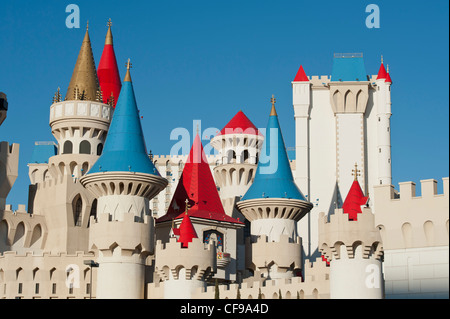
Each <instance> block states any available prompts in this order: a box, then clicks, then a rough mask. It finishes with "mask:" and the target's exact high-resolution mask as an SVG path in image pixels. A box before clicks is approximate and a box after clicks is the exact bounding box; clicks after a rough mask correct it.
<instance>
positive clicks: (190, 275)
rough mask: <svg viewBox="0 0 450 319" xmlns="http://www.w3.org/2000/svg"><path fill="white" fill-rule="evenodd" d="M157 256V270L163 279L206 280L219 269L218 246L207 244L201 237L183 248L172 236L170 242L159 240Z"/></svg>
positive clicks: (156, 250)
mask: <svg viewBox="0 0 450 319" xmlns="http://www.w3.org/2000/svg"><path fill="white" fill-rule="evenodd" d="M155 256H156V264H155V272H156V273H157V274H158V276H159V278H160V280H162V281H167V280H200V281H206V280H208V279H210V278H211V277H212V276H213V275H214V273H215V272H216V270H217V258H216V246H215V245H214V244H213V243H209V244H205V243H203V242H202V240H201V239H199V238H194V239H193V240H192V242H190V243H189V246H188V248H182V247H181V244H180V243H179V242H177V241H176V238H171V239H170V241H169V242H168V243H162V242H161V241H159V240H158V241H157V243H156V249H155ZM181 276H183V277H181Z"/></svg>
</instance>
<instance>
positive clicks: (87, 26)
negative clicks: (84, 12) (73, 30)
mask: <svg viewBox="0 0 450 319" xmlns="http://www.w3.org/2000/svg"><path fill="white" fill-rule="evenodd" d="M86 31H89V20H87V22H86Z"/></svg>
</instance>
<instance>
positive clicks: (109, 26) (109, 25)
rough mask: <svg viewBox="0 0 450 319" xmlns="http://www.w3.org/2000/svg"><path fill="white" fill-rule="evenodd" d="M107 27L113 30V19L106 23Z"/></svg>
mask: <svg viewBox="0 0 450 319" xmlns="http://www.w3.org/2000/svg"><path fill="white" fill-rule="evenodd" d="M106 25H107V26H108V28H111V26H112V22H111V18H109V20H108V23H106Z"/></svg>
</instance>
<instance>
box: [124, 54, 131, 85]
mask: <svg viewBox="0 0 450 319" xmlns="http://www.w3.org/2000/svg"><path fill="white" fill-rule="evenodd" d="M125 65H126V67H127V74H125V79H124V80H123V81H124V82H131V74H130V69H131V67H132V64H131V62H130V59H128V62H127V63H126V64H125Z"/></svg>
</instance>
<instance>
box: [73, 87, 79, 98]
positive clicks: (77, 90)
mask: <svg viewBox="0 0 450 319" xmlns="http://www.w3.org/2000/svg"><path fill="white" fill-rule="evenodd" d="M73 98H74V100H79V99H80V89H79V88H78V85H75V87H74V88H73Z"/></svg>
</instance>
